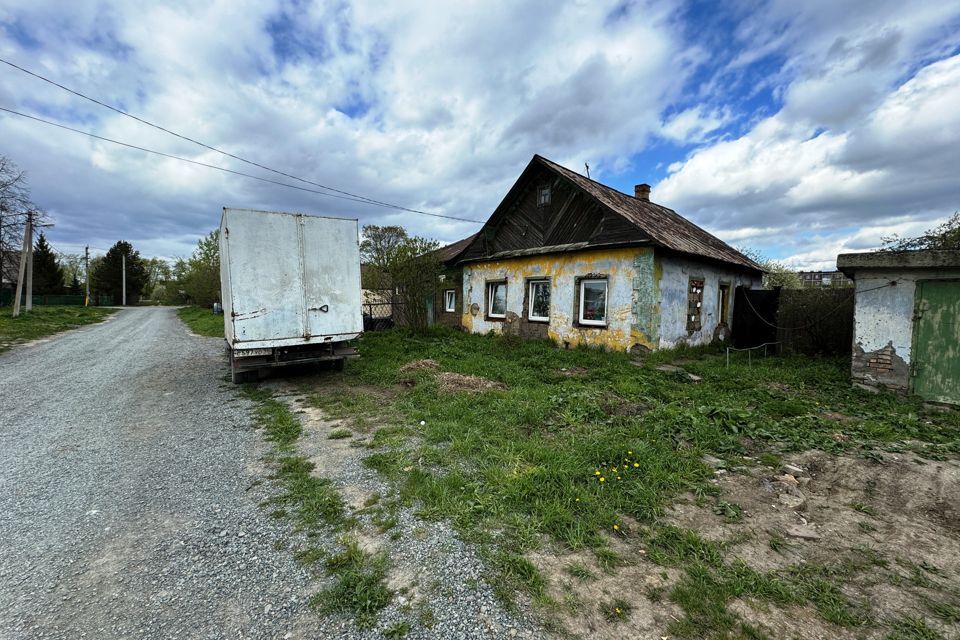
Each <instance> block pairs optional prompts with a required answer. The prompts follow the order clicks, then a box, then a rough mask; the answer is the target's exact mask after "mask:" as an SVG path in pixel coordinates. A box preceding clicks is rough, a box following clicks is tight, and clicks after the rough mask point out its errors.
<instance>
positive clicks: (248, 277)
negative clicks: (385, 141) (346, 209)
mask: <svg viewBox="0 0 960 640" xmlns="http://www.w3.org/2000/svg"><path fill="white" fill-rule="evenodd" d="M357 231H358V230H357V221H356V220H353V219H346V218H330V217H320V216H309V215H304V214H300V213H279V212H269V211H253V210H248V209H229V208H224V210H223V216H222V217H221V220H220V284H221V296H222V299H223V318H224V335H225V337H226V340H227V345H228V347H229V348H230V350H231V361H232V362H233V363H234V371H235V372H236V371H237V369H238V368H239V369H244V368H246V369H253V368H255V366H254V365H256V366H257V367H259V366H263V367H266V366H277V365H279V364H285V363H289V362H294V361H298V360H300V359H311V357H312V356H311V355H310V354H313V355H317V354H328V355H330V356H331V358H335V357H336V355H337V352H338V347H339V346H340V345H342V343H345V342H346V341H348V340H352V339H354V338H357V337H358V336H359V335H360V333H361V332H362V331H363V318H362V312H361V289H360V245H359V235H358V232H357ZM324 345H325V346H326V347H327V348H324ZM339 351H340V353H346V352H347V351H346V350H344V349H343V348H339ZM301 356H302V358H301ZM314 359H317V358H314ZM235 377H236V376H235Z"/></svg>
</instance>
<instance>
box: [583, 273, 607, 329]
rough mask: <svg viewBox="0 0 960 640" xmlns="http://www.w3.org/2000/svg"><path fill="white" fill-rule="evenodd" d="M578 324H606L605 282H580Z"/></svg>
mask: <svg viewBox="0 0 960 640" xmlns="http://www.w3.org/2000/svg"><path fill="white" fill-rule="evenodd" d="M580 322H582V323H584V324H606V323H607V281H606V280H582V281H581V282H580Z"/></svg>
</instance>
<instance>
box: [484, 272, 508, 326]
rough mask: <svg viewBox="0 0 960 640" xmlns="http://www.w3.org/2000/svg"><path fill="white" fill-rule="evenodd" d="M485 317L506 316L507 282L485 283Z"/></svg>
mask: <svg viewBox="0 0 960 640" xmlns="http://www.w3.org/2000/svg"><path fill="white" fill-rule="evenodd" d="M487 317H489V318H506V317H507V283H506V281H501V282H488V283H487Z"/></svg>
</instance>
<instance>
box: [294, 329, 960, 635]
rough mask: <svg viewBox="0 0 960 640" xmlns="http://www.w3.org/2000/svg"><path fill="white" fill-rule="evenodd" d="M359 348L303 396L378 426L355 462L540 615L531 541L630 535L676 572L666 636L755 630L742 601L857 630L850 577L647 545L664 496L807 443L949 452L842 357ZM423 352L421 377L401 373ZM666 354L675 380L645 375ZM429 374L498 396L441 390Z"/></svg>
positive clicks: (444, 334)
mask: <svg viewBox="0 0 960 640" xmlns="http://www.w3.org/2000/svg"><path fill="white" fill-rule="evenodd" d="M360 352H361V358H360V359H359V360H356V361H352V362H350V364H349V366H348V368H347V370H346V371H345V372H344V373H343V374H341V376H340V377H339V379H338V381H337V384H335V385H334V386H335V392H330V391H329V390H320V391H315V392H314V395H313V396H312V398H311V402H312V403H313V404H314V405H316V406H318V407H321V408H323V409H324V410H325V411H326V412H328V413H329V414H331V415H333V416H335V417H340V418H346V419H351V420H353V421H354V423H355V424H371V423H372V424H377V425H378V426H379V427H380V429H379V430H378V431H377V432H376V435H375V437H374V438H373V440H372V442H371V447H372V448H373V449H374V452H373V453H372V454H371V455H369V456H368V457H367V458H366V460H365V464H367V465H368V466H370V467H371V468H374V469H376V470H378V471H379V472H381V473H383V474H384V475H385V476H387V477H389V478H391V479H393V480H394V481H396V483H397V485H398V487H399V494H400V497H401V499H402V500H403V501H404V503H405V504H407V505H415V506H416V507H417V508H418V509H419V511H418V515H420V516H423V517H428V518H438V519H439V518H442V519H448V520H450V521H452V522H453V523H454V525H455V526H456V527H457V529H458V531H459V532H460V534H461V535H462V536H463V537H464V538H465V539H467V540H471V541H474V542H478V543H480V544H481V545H482V546H484V547H488V550H487V552H486V553H485V557H486V558H487V560H488V564H489V565H490V566H491V568H492V572H493V575H492V576H491V578H490V580H491V584H493V585H494V587H495V588H496V589H497V592H498V594H500V595H501V596H504V598H506V599H509V594H510V593H511V592H513V593H515V592H518V591H519V592H524V593H526V594H528V595H529V596H531V597H532V598H533V599H534V601H536V602H540V603H542V604H550V603H549V602H548V600H549V597H548V595H547V594H546V593H545V590H544V580H543V578H542V576H540V575H539V573H538V571H537V569H536V567H534V566H532V565H530V563H529V562H527V561H526V560H525V554H527V553H528V552H529V551H531V550H533V549H536V548H538V547H540V546H542V545H543V543H544V541H550V542H552V543H559V544H560V545H561V546H563V547H565V548H567V549H571V550H578V549H584V548H587V549H592V550H593V552H594V553H595V555H596V556H597V560H598V562H599V564H600V566H601V567H603V568H604V569H606V568H608V567H615V566H616V565H617V564H618V563H619V562H620V561H621V559H620V558H619V557H618V555H617V553H616V552H615V551H614V550H613V548H612V547H613V545H612V541H613V540H614V539H615V538H616V537H621V536H622V537H631V538H634V539H636V540H638V541H639V542H640V543H643V544H645V545H649V547H650V549H651V553H650V558H651V560H653V561H654V562H657V563H659V564H664V565H671V566H676V567H678V568H679V569H681V570H682V571H683V577H682V578H681V580H680V582H679V583H678V584H677V585H676V586H675V588H674V589H673V591H672V592H671V594H670V598H671V600H673V601H674V602H675V603H677V604H678V605H680V606H681V608H683V610H684V611H685V613H686V614H687V616H686V618H685V620H684V621H682V622H680V623H678V624H677V625H676V627H675V628H674V629H673V632H674V633H675V634H677V635H680V636H686V637H698V634H701V635H706V636H718V635H721V634H722V633H740V634H744V635H753V636H755V635H756V633H757V632H756V630H754V629H750V628H747V627H744V626H743V623H742V622H741V621H740V620H739V619H738V618H737V617H736V615H735V614H733V613H732V612H730V611H729V610H728V608H727V604H728V602H729V601H730V600H731V599H734V598H738V597H741V596H750V597H755V598H759V599H762V600H768V601H770V602H772V603H774V604H797V603H810V604H811V605H813V606H814V607H815V608H816V609H817V611H818V612H819V613H820V615H821V616H822V617H823V618H824V619H825V620H827V621H829V622H832V623H835V624H839V625H846V626H859V625H862V624H864V623H865V621H866V618H865V614H864V613H863V611H862V610H861V607H860V606H859V603H855V602H850V601H849V600H847V599H845V598H844V597H843V596H842V592H841V591H840V588H839V586H838V585H842V584H843V581H844V580H845V579H847V578H849V577H851V576H852V575H853V574H854V573H855V572H853V571H849V572H844V571H838V570H836V568H835V567H834V568H828V569H823V570H822V571H820V572H819V573H818V572H817V571H818V570H807V571H806V572H804V571H799V570H798V572H796V573H791V572H786V573H782V574H772V573H771V574H762V573H758V572H750V571H748V569H747V568H746V567H745V566H739V565H734V564H728V563H726V562H724V560H723V551H724V550H723V549H722V548H720V547H715V546H711V545H707V544H705V543H703V544H701V542H700V541H698V539H696V536H695V534H692V533H691V535H693V539H690V540H686V541H683V540H680V541H678V542H670V543H669V544H668V541H667V540H665V539H664V536H667V537H669V536H671V535H673V536H674V537H676V532H672V531H670V530H669V529H664V527H663V526H661V525H658V524H657V519H658V517H659V516H660V515H661V514H662V513H663V511H664V509H665V507H666V506H667V505H669V504H670V502H671V501H672V500H673V499H674V498H675V497H676V496H677V495H679V494H681V493H685V492H691V493H693V494H695V495H697V496H700V497H702V498H704V499H706V498H707V497H708V496H712V497H713V498H714V499H716V488H715V487H714V486H713V485H711V484H710V483H709V482H708V480H709V479H710V478H712V477H713V470H712V469H711V468H710V467H708V466H707V465H706V464H704V462H703V457H704V455H706V454H709V455H711V456H715V457H718V458H720V459H722V460H724V461H728V465H729V466H736V465H740V464H758V462H757V460H759V461H760V463H762V462H764V461H765V462H768V463H779V461H780V460H781V456H782V455H784V454H789V453H790V452H797V451H805V450H809V449H820V450H823V451H826V452H831V453H836V454H840V453H845V454H848V455H860V456H865V457H870V458H873V459H876V458H878V457H879V458H882V456H883V455H886V453H887V452H891V451H892V452H898V451H900V452H906V451H909V452H912V453H914V454H916V455H918V456H922V457H924V458H928V459H942V458H946V457H950V456H955V455H956V454H958V453H960V413H957V412H948V413H931V412H928V411H927V410H925V409H924V407H923V405H922V404H921V403H920V402H919V401H917V400H915V399H902V398H898V397H896V396H894V395H892V394H884V393H881V394H876V395H874V394H871V393H867V392H864V391H861V390H858V389H854V388H852V387H851V386H850V385H849V379H848V368H849V362H848V360H847V359H843V358H838V359H831V358H823V359H815V358H804V357H771V358H767V359H763V360H755V361H753V362H752V364H749V365H748V363H747V362H745V361H743V362H740V361H737V360H734V362H732V363H731V366H730V367H729V368H727V367H726V366H725V361H724V358H723V357H722V356H721V354H720V352H719V351H718V350H713V349H710V348H701V349H687V350H684V351H682V352H676V351H675V352H659V353H656V354H652V355H650V356H648V357H647V358H646V360H645V361H644V362H642V363H639V365H640V366H637V364H638V363H636V362H633V361H632V360H631V358H630V356H628V355H627V354H619V353H606V352H602V351H598V350H593V349H576V350H561V349H557V348H556V347H555V346H554V345H552V344H551V343H548V342H520V341H516V340H511V339H504V338H500V337H496V336H478V335H470V334H462V333H458V332H453V331H445V330H437V331H436V332H434V333H433V334H432V335H430V336H427V337H419V336H414V335H410V334H408V333H405V332H402V331H391V332H383V333H371V334H367V335H365V336H364V338H363V339H362V341H361V343H360ZM426 359H429V360H432V361H434V362H435V363H437V365H438V366H437V365H432V366H431V367H416V366H407V367H405V366H404V365H408V364H409V363H411V362H413V361H417V360H426ZM671 361H672V362H678V363H679V364H681V366H682V367H683V368H684V369H685V372H683V371H681V372H675V373H671V372H663V371H657V370H656V369H655V366H656V365H657V364H659V363H663V362H671ZM437 371H444V372H452V373H456V374H460V375H462V376H476V377H480V378H484V379H486V380H489V381H492V382H495V383H498V387H497V388H492V389H489V390H486V391H482V392H467V391H460V392H458V391H456V390H453V391H451V390H450V389H449V388H445V386H444V385H443V384H441V382H440V381H438V374H437ZM687 372H688V373H693V374H696V376H697V377H699V378H700V379H701V380H700V381H699V382H695V381H692V380H691V379H690V377H689V376H688V375H687ZM328 382H329V381H328ZM381 435H382V437H378V436H381ZM745 456H749V457H750V459H752V460H754V462H747V461H746V458H745ZM714 511H715V512H716V513H718V514H719V515H721V516H723V518H724V519H725V520H726V521H727V522H737V521H739V520H740V519H741V518H742V512H741V509H740V507H739V506H738V505H736V504H733V503H729V502H725V501H719V500H718V501H717V502H716V508H715V509H714ZM864 513H867V515H869V513H868V512H867V511H866V510H864ZM681 533H682V532H681ZM681 537H682V536H681ZM774 544H776V543H774ZM678 547H679V548H680V549H679V550H677V548H678ZM671 549H673V551H671ZM671 553H673V554H674V556H675V557H672V556H671V555H670V554H671ZM708 596H709V597H708ZM618 608H619V609H621V612H623V611H626V610H625V609H624V608H622V607H617V606H616V603H614V606H613V611H614V613H616V609H618Z"/></svg>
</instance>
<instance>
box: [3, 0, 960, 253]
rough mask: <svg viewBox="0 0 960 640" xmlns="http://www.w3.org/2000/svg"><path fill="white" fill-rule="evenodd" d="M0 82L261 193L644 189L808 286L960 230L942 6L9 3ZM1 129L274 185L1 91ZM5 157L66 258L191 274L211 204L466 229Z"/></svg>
mask: <svg viewBox="0 0 960 640" xmlns="http://www.w3.org/2000/svg"><path fill="white" fill-rule="evenodd" d="M721 7H722V8H721ZM0 57H2V58H3V59H5V60H8V61H10V62H13V63H15V64H17V65H20V66H22V67H25V68H27V69H29V70H31V71H33V72H35V73H37V74H40V75H43V76H45V77H47V78H50V79H52V80H54V81H56V82H59V83H61V84H63V85H66V86H68V87H70V88H72V89H75V90H77V91H80V92H83V93H85V94H87V95H90V96H92V97H95V98H97V99H99V100H101V101H103V102H106V103H108V104H111V105H114V106H116V107H118V108H120V109H123V110H126V111H128V112H130V113H133V114H136V115H138V116H140V117H142V118H144V119H147V120H149V121H151V122H154V123H157V124H159V125H162V126H164V127H167V128H169V129H172V130H174V131H177V132H179V133H182V134H184V135H187V136H190V137H193V138H195V139H197V140H200V141H203V142H205V143H207V144H209V145H212V146H215V147H218V148H220V149H223V150H225V151H228V152H230V153H233V154H236V155H239V156H242V157H244V158H248V159H250V160H254V161H256V162H259V163H261V164H263V165H267V166H269V167H272V168H275V169H277V170H280V171H284V172H287V173H291V174H294V175H296V176H298V177H302V178H305V179H307V180H311V181H314V182H318V183H321V184H324V185H327V186H332V187H335V188H338V189H342V190H345V191H348V192H351V193H356V194H361V195H363V196H365V197H368V198H373V199H377V200H380V201H384V202H389V203H395V204H399V205H402V206H404V207H408V208H412V209H419V210H423V211H428V212H434V213H438V214H442V215H447V216H453V217H459V218H465V219H473V220H481V221H482V220H484V219H486V217H487V216H488V215H489V214H490V212H492V211H493V209H494V208H495V207H496V205H497V203H498V202H499V201H500V199H501V198H502V197H503V195H504V194H505V193H506V191H507V189H508V188H509V187H510V185H511V184H512V182H513V181H514V180H515V179H516V178H517V176H518V175H519V174H520V172H521V170H522V169H523V167H524V166H525V165H526V163H527V162H528V161H529V159H530V157H531V156H532V155H533V154H534V153H539V154H541V155H544V156H546V157H549V158H551V159H553V160H555V161H557V162H560V163H562V164H564V165H566V166H568V167H570V168H573V169H575V170H578V171H583V166H584V162H589V163H590V167H591V174H592V177H593V178H595V179H599V180H600V181H602V182H605V183H606V184H609V185H612V186H614V187H617V188H619V189H621V190H623V191H626V192H628V193H632V188H633V185H634V184H635V183H638V182H649V183H650V184H652V185H654V190H653V199H654V200H656V201H657V202H661V203H663V204H666V205H667V206H670V207H673V208H674V209H676V210H678V211H679V212H681V213H682V214H683V215H685V216H687V217H689V218H690V219H692V220H693V221H695V222H697V223H698V224H700V225H701V226H704V227H705V228H707V229H709V230H710V231H712V232H714V233H715V234H717V235H718V236H720V237H721V238H723V239H724V240H726V241H728V242H730V243H731V244H734V245H735V246H750V247H753V248H756V249H759V250H761V251H763V252H764V253H766V254H767V255H768V256H770V257H774V258H777V259H781V260H785V261H787V262H789V263H791V264H793V265H795V266H797V267H804V268H829V267H831V266H832V265H833V264H835V256H836V254H837V253H838V252H841V251H847V250H863V249H867V248H870V247H873V246H876V245H877V244H878V243H879V240H880V237H881V236H885V235H889V234H891V233H900V234H903V235H910V234H916V233H919V232H921V231H923V230H924V229H926V228H929V227H932V226H934V225H936V224H937V223H938V222H939V221H941V220H943V219H944V218H946V217H947V216H949V215H950V214H951V213H952V212H954V211H955V210H957V209H960V3H957V2H944V1H941V0H929V1H921V0H917V1H913V2H909V3H907V2H903V1H902V0H895V1H890V2H887V1H884V0H862V1H861V0H825V1H819V0H816V1H805V2H796V1H795V0H784V1H779V2H777V1H772V2H750V1H733V2H726V3H715V2H711V1H703V2H681V1H679V0H677V1H674V2H625V1H620V2H604V1H600V0H589V1H587V0H584V1H581V2H566V3H561V2H557V1H556V0H544V1H540V2H491V1H490V0H487V1H485V2H472V1H462V2H435V1H432V0H417V1H416V2H407V1H391V2H389V3H383V2H375V1H373V0H357V1H354V2H334V1H328V2H315V3H311V2H308V1H298V0H290V1H277V0H255V1H254V0H250V1H244V0H221V1H212V2H211V1H209V0H208V1H197V2H191V1H186V0H184V1H180V2H175V1H171V2H164V3H161V2H155V3H148V2H136V3H135V2H123V1H116V2H93V1H84V0H76V1H74V2H69V3H65V2H63V1H62V0H30V1H29V2H28V1H26V0H8V1H6V2H4V3H2V5H0ZM0 107H3V108H6V109H12V110H15V111H19V112H21V113H25V114H30V115H33V116H37V117H40V118H44V119H46V120H50V121H54V122H57V123H61V124H64V125H67V126H70V127H74V128H77V129H82V130H84V131H87V132H90V133H95V134H97V135H100V136H104V137H108V138H113V139H117V140H121V141H124V142H127V143H130V144H135V145H138V146H143V147H148V148H151V149H156V150H159V151H163V152H165V153H170V154H175V155H180V156H184V157H188V158H191V159H194V160H198V161H201V162H206V163H209V164H215V165H218V166H221V167H225V168H229V169H234V170H238V171H244V172H250V173H254V174H256V175H258V176H262V177H266V178H270V179H278V180H283V181H287V182H292V181H291V180H289V179H287V178H281V177H279V176H277V175H275V174H270V173H268V172H265V171H263V170H261V169H257V168H255V167H250V166H248V165H244V164H243V163H241V162H238V161H237V160H235V159H231V158H228V157H225V156H223V155H220V154H218V153H215V152H213V151H210V150H207V149H204V148H201V147H198V146H196V145H192V144H190V143H188V142H186V141H183V140H180V139H177V138H175V137H172V136H170V135H168V134H165V133H162V132H160V131H157V130H155V129H151V128H150V127H148V126H145V125H143V124H141V123H138V122H136V121H134V120H131V119H128V118H125V117H123V116H121V115H119V114H117V113H114V112H111V111H109V110H107V109H104V108H103V107H100V106H97V105H95V104H93V103H90V102H88V101H85V100H83V99H81V98H78V97H76V96H74V95H71V94H70V93H67V92H66V91H63V90H61V89H58V88H56V87H53V86H51V85H49V84H47V83H44V82H43V81H41V80H38V79H36V78H33V77H31V76H28V75H26V74H25V73H23V72H22V71H18V70H16V69H14V68H12V67H9V66H7V65H3V64H0ZM0 154H3V155H6V156H8V157H10V158H11V159H13V160H14V161H15V162H16V163H18V164H19V165H20V166H21V168H23V169H25V170H26V171H27V172H28V174H29V178H30V186H31V189H32V192H33V197H34V200H35V201H36V202H37V203H38V204H39V205H40V206H42V207H44V208H45V209H46V210H47V211H48V212H49V213H50V214H51V215H52V217H53V218H54V220H55V221H56V226H55V227H54V228H53V229H51V230H50V231H49V236H50V238H51V240H52V242H53V244H54V245H55V246H56V247H57V248H59V249H60V250H62V251H67V252H71V251H76V250H78V249H79V248H81V247H82V245H84V244H90V245H91V246H93V247H96V248H107V247H109V246H110V245H111V244H112V243H113V242H114V241H116V240H117V239H120V238H124V239H127V240H130V241H132V242H133V243H134V245H135V246H136V247H137V248H139V249H140V250H141V253H143V254H144V255H160V256H168V257H169V256H176V255H186V254H189V253H190V251H191V250H192V247H193V245H194V244H195V242H196V239H197V237H198V236H200V235H202V234H205V233H206V232H208V231H209V230H211V229H213V228H215V227H216V226H217V224H218V222H219V212H220V208H221V207H222V206H224V205H231V206H241V207H255V208H268V209H280V210H297V211H304V212H311V213H322V214H328V215H342V216H351V217H358V218H359V219H360V221H361V223H374V224H402V225H404V226H406V227H407V228H408V229H409V230H411V231H412V232H415V233H417V234H421V235H426V236H430V237H433V238H436V239H438V240H441V241H453V240H457V239H459V238H461V237H463V236H465V235H468V234H470V233H473V232H474V231H476V230H477V229H478V228H479V224H476V223H472V222H461V221H456V220H449V219H443V218H432V217H428V216H423V215H417V214H414V213H409V212H404V211H397V210H392V209H386V208H383V207H377V206H371V205H369V204H362V203H358V202H355V201H351V200H344V199H336V198H332V197H325V196H322V195H319V194H316V193H310V192H305V191H297V190H294V189H288V188H285V187H282V186H278V185H273V184H268V183H264V182H258V181H255V180H251V179H248V178H244V177H239V176H235V175H228V174H224V173H220V172H218V171H214V170H210V169H206V168H202V167H198V166H192V165H188V164H185V163H182V162H178V161H176V160H171V159H166V158H161V157H158V156H153V155H149V154H146V153H143V152H140V151H136V150H132V149H127V148H123V147H118V146H116V145H112V144H109V143H107V142H103V141H98V140H95V139H92V138H88V137H86V136H83V135H79V134H76V133H71V132H68V131H64V130H60V129H56V128H53V127H50V126H48V125H45V124H41V123H39V122H36V121H31V120H27V119H24V118H22V117H19V116H15V115H10V114H7V113H3V112H0ZM294 184H300V186H307V187H309V185H306V184H304V183H294ZM309 188H313V187H309Z"/></svg>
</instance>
